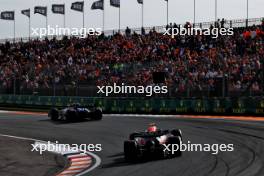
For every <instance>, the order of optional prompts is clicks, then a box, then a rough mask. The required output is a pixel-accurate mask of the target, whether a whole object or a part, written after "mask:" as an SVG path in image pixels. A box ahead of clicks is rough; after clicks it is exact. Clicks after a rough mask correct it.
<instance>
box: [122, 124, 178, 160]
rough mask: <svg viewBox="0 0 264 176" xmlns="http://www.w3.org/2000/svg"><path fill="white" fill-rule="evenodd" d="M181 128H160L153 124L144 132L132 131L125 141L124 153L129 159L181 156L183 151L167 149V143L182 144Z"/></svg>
mask: <svg viewBox="0 0 264 176" xmlns="http://www.w3.org/2000/svg"><path fill="white" fill-rule="evenodd" d="M181 142H182V133H181V130H179V129H175V130H160V129H157V127H156V125H155V124H151V125H150V126H149V128H148V130H146V131H144V132H138V133H132V134H131V135H130V136H129V140H126V141H125V142H124V155H125V159H126V160H127V161H136V160H138V159H143V158H150V157H151V158H157V157H159V158H171V157H178V156H181V154H182V153H181V151H180V150H178V151H173V152H172V151H169V150H165V145H175V144H176V145H180V143H181Z"/></svg>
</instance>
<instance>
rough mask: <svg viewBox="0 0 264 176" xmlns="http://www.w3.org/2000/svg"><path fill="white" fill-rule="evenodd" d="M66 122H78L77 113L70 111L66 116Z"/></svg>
mask: <svg viewBox="0 0 264 176" xmlns="http://www.w3.org/2000/svg"><path fill="white" fill-rule="evenodd" d="M65 120H66V121H68V122H71V121H74V120H77V114H76V112H75V111H72V110H68V111H67V112H66V114H65Z"/></svg>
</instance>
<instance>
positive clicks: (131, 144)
mask: <svg viewBox="0 0 264 176" xmlns="http://www.w3.org/2000/svg"><path fill="white" fill-rule="evenodd" d="M124 155H125V160H126V161H135V160H136V159H137V155H138V148H137V144H136V142H135V141H125V142H124Z"/></svg>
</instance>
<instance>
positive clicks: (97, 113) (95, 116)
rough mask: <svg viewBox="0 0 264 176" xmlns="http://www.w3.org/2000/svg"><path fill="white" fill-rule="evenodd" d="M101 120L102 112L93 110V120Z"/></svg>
mask: <svg viewBox="0 0 264 176" xmlns="http://www.w3.org/2000/svg"><path fill="white" fill-rule="evenodd" d="M102 118H103V113H102V111H101V110H99V109H97V110H95V111H94V113H93V119H94V120H102Z"/></svg>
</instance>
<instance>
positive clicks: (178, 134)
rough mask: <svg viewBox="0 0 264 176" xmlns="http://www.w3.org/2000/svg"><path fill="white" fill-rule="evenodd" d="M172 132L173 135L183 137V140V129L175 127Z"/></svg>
mask: <svg viewBox="0 0 264 176" xmlns="http://www.w3.org/2000/svg"><path fill="white" fill-rule="evenodd" d="M171 134H172V135H173V136H176V137H177V136H179V137H180V138H181V140H182V132H181V130H180V129H174V130H172V131H171Z"/></svg>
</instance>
